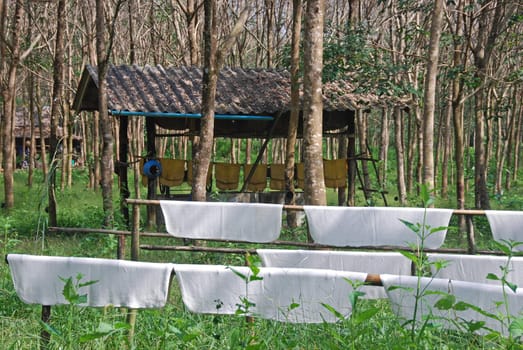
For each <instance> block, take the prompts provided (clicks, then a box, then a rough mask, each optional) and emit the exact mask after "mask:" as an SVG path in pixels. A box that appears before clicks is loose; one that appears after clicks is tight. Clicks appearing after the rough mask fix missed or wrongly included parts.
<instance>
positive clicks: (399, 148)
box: [394, 107, 407, 205]
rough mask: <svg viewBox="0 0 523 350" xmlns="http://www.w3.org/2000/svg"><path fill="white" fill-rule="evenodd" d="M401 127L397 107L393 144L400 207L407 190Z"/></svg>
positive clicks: (396, 108)
mask: <svg viewBox="0 0 523 350" xmlns="http://www.w3.org/2000/svg"><path fill="white" fill-rule="evenodd" d="M402 129H403V125H402V113H401V109H399V107H395V108H394V143H395V145H396V178H397V182H398V184H397V186H398V197H397V199H398V201H399V204H400V205H405V204H406V202H407V189H406V186H405V157H404V150H403V132H402Z"/></svg>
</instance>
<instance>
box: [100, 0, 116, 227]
mask: <svg viewBox="0 0 523 350" xmlns="http://www.w3.org/2000/svg"><path fill="white" fill-rule="evenodd" d="M104 34H105V12H104V2H103V1H102V0H96V55H97V61H98V113H99V117H100V127H101V128H100V129H101V132H102V157H101V175H102V176H101V179H100V184H101V187H102V205H103V211H104V219H103V225H104V227H112V226H113V224H114V213H113V169H114V166H113V143H114V141H113V134H112V126H111V120H110V119H109V113H108V109H107V81H106V76H107V70H108V68H109V67H108V64H109V61H108V55H109V53H106V47H105V35H104Z"/></svg>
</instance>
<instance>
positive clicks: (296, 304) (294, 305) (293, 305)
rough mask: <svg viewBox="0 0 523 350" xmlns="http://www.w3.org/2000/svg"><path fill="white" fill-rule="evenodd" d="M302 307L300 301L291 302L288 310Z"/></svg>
mask: <svg viewBox="0 0 523 350" xmlns="http://www.w3.org/2000/svg"><path fill="white" fill-rule="evenodd" d="M299 307H300V304H298V303H291V304H290V305H289V306H288V307H287V310H288V311H291V310H294V309H297V308H299Z"/></svg>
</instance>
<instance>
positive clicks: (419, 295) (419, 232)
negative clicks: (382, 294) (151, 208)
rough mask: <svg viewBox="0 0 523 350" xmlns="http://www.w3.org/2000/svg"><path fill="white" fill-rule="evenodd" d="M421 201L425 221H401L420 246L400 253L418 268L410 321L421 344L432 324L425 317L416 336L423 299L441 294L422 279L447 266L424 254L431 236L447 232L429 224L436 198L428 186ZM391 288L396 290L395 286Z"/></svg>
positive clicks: (421, 192)
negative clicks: (431, 269) (428, 213)
mask: <svg viewBox="0 0 523 350" xmlns="http://www.w3.org/2000/svg"><path fill="white" fill-rule="evenodd" d="M420 199H421V201H422V204H423V208H424V209H425V210H424V212H423V219H422V222H421V223H411V222H409V221H406V220H403V219H400V221H401V222H402V223H403V224H405V225H406V226H407V227H408V228H409V229H410V230H411V231H412V232H414V233H415V234H416V236H417V238H418V244H416V245H411V248H412V250H413V252H409V251H400V253H401V254H402V255H403V256H405V257H406V258H408V259H409V260H411V261H412V262H413V263H414V266H415V268H416V271H415V272H416V277H417V284H416V289H415V291H414V298H415V302H414V311H413V315H412V319H411V320H409V321H408V323H409V322H410V325H411V327H410V335H411V338H412V339H413V340H414V339H417V342H418V343H419V339H420V338H421V337H422V336H423V333H424V331H425V330H426V328H427V326H428V325H429V322H430V317H425V319H424V320H423V322H422V324H421V327H420V328H419V331H418V332H417V334H416V330H417V326H418V324H417V319H418V313H419V308H420V305H421V302H422V299H423V298H425V296H427V295H429V294H434V293H439V292H433V291H429V290H428V288H429V286H430V282H431V281H429V283H427V284H426V285H425V286H424V287H422V278H423V277H424V276H425V274H426V272H427V271H429V270H430V267H431V265H435V266H436V270H437V271H439V270H440V269H441V268H443V267H444V266H445V263H444V262H430V261H429V260H428V259H427V256H426V254H425V253H424V249H425V242H426V239H427V238H429V237H430V236H431V235H433V234H434V233H436V232H440V231H443V230H446V229H447V227H446V226H440V227H431V226H430V225H428V224H427V208H429V207H430V206H432V205H433V204H434V198H433V197H432V196H431V192H430V190H429V189H428V187H427V186H426V185H422V186H421V188H420ZM391 288H395V287H394V286H393V287H391Z"/></svg>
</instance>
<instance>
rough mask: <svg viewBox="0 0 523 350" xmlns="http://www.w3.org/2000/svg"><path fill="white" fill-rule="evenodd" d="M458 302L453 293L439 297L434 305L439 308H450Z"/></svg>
mask: <svg viewBox="0 0 523 350" xmlns="http://www.w3.org/2000/svg"><path fill="white" fill-rule="evenodd" d="M455 302H456V297H455V296H454V295H451V294H447V295H445V296H444V297H443V298H441V299H439V300H438V301H437V302H436V303H435V304H434V307H435V308H437V309H439V310H450V309H452V306H453V305H454V303H455Z"/></svg>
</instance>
